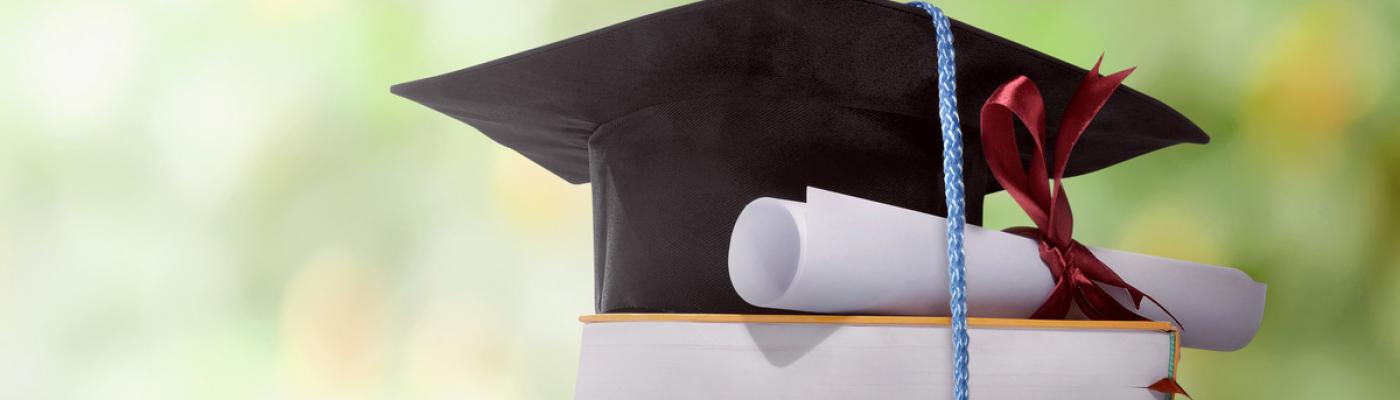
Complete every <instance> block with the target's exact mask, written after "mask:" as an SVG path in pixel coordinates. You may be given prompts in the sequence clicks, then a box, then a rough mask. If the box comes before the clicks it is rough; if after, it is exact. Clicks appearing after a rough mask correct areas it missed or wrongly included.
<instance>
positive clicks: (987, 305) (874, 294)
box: [729, 188, 1265, 351]
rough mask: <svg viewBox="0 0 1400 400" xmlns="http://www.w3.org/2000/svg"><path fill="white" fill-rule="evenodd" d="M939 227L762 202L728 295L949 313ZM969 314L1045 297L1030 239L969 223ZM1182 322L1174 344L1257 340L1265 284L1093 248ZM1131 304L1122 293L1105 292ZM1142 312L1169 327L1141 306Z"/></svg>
mask: <svg viewBox="0 0 1400 400" xmlns="http://www.w3.org/2000/svg"><path fill="white" fill-rule="evenodd" d="M945 226H946V220H944V219H943V218H941V217H938V216H934V215H929V214H924V213H920V212H916V211H911V210H907V209H903V208H899V207H895V206H891V205H887V204H882V203H878V202H873V201H869V200H865V199H861V198H858V197H852V196H847V195H843V194H840V193H835V192H830V191H826V190H821V189H816V188H808V189H807V203H801V202H795V201H788V200H781V199H774V198H760V199H757V200H754V201H753V202H752V203H749V205H748V206H747V207H745V208H744V211H743V212H742V213H741V214H740V215H739V219H738V221H737V222H736V224H735V226H734V232H733V235H732V237H731V239H730V246H729V274H730V278H731V280H732V281H733V284H734V288H735V290H736V291H738V293H739V295H740V296H741V297H742V298H743V299H744V300H745V301H747V302H749V303H750V304H753V305H755V306H759V307H767V308H776V309H785V310H797V311H807V312H817V313H833V314H851V313H860V314H876V315H934V316H946V315H948V275H947V264H948V262H947V255H946V253H945V252H946V243H947V242H946V232H945V229H946V228H945ZM965 238H966V240H965V242H964V243H966V245H965V246H966V247H965V251H966V254H967V275H966V276H967V296H968V309H969V314H970V315H972V316H975V317H999V318H1025V317H1027V316H1029V315H1031V313H1033V312H1034V311H1035V310H1036V308H1038V307H1039V306H1040V304H1041V303H1042V302H1043V301H1044V300H1045V297H1046V296H1048V295H1049V294H1050V290H1051V289H1052V288H1053V286H1054V282H1053V281H1051V277H1050V272H1049V270H1048V269H1047V268H1046V266H1045V264H1044V263H1043V262H1042V261H1041V260H1040V256H1039V251H1038V250H1037V245H1036V243H1035V242H1034V241H1033V240H1031V239H1027V238H1023V237H1020V236H1016V235H1012V234H1008V233H1004V232H1000V231H994V230H988V229H983V228H980V227H977V226H971V225H969V226H968V227H967V230H966V233H965ZM1090 250H1091V251H1092V252H1093V253H1094V254H1095V255H1097V256H1098V257H1099V259H1100V260H1103V262H1104V263H1105V264H1108V265H1109V267H1111V268H1113V270H1114V271H1115V272H1117V273H1118V275H1120V276H1122V277H1123V279H1124V280H1126V281H1127V282H1128V283H1130V284H1132V285H1133V286H1136V287H1137V288H1138V289H1141V290H1142V291H1143V292H1145V293H1147V294H1149V295H1151V296H1153V297H1154V298H1156V299H1157V301H1159V302H1161V303H1162V305H1163V306H1165V307H1166V308H1167V309H1169V310H1171V312H1172V314H1174V315H1175V316H1176V317H1177V319H1178V320H1180V322H1181V326H1180V327H1179V328H1180V329H1181V333H1182V345H1183V346H1186V347H1192V348H1201V349H1209V350H1221V351H1230V350H1236V349H1239V348H1242V347H1244V346H1245V345H1246V344H1248V343H1249V341H1250V340H1251V339H1252V338H1253V337H1254V333H1255V331H1257V330H1258V328H1259V323H1260V320H1261V319H1262V318H1263V313H1264V294H1265V285H1263V284H1260V283H1256V282H1254V280H1252V279H1250V277H1249V276H1248V275H1246V274H1245V273H1244V272H1242V271H1239V270H1236V269H1232V268H1224V267H1216V266H1210V265H1204V264H1198V263H1193V262H1187V261H1179V260H1170V259H1165V258H1160V257H1153V256H1147V255H1141V254H1133V253H1127V252H1121V251H1114V250H1105V249H1098V248H1090ZM1106 288H1107V289H1108V292H1109V293H1110V294H1112V295H1113V296H1114V297H1115V298H1117V299H1118V301H1119V302H1120V303H1123V304H1124V305H1125V306H1126V307H1128V309H1135V308H1134V306H1133V305H1132V304H1131V302H1130V300H1129V298H1128V295H1127V293H1126V291H1124V290H1121V289H1117V288H1113V287H1106ZM1137 312H1138V314H1140V315H1142V316H1144V317H1147V318H1150V319H1153V320H1157V321H1167V322H1171V318H1169V317H1168V316H1167V314H1166V313H1165V312H1164V311H1163V310H1161V309H1160V308H1157V307H1156V306H1154V305H1152V304H1151V302H1148V301H1145V300H1144V301H1143V306H1142V308H1141V309H1137Z"/></svg>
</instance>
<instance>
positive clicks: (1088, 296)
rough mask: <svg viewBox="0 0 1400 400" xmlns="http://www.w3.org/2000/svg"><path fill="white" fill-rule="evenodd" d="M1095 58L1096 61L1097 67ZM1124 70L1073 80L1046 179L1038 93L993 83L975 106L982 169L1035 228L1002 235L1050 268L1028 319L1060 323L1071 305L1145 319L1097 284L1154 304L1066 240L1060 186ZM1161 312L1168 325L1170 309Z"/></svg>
mask: <svg viewBox="0 0 1400 400" xmlns="http://www.w3.org/2000/svg"><path fill="white" fill-rule="evenodd" d="M1102 61H1103V58H1102V57H1100V58H1099V62H1102ZM1132 71H1133V69H1131V68H1130V69H1128V70H1125V71H1122V72H1118V73H1115V74H1113V75H1109V76H1107V77H1105V76H1101V75H1099V63H1095V64H1094V69H1093V70H1091V71H1089V74H1088V75H1087V76H1085V77H1084V80H1083V81H1082V82H1080V84H1079V89H1077V90H1076V91H1075V92H1074V96H1073V97H1072V98H1070V102H1069V107H1068V108H1067V109H1066V110H1065V114H1064V118H1063V119H1062V120H1061V122H1060V130H1059V136H1058V137H1056V138H1055V153H1054V160H1053V161H1054V175H1053V176H1051V175H1049V174H1047V172H1046V170H1045V151H1044V142H1045V133H1044V132H1045V105H1044V103H1043V100H1041V97H1040V90H1039V89H1037V88H1036V87H1035V83H1032V82H1031V80H1030V78H1027V77H1025V76H1020V77H1017V78H1016V79H1012V80H1011V81H1010V82H1007V83H1006V84H1003V85H1001V87H999V88H997V90H996V92H994V93H992V96H991V98H989V99H987V103H986V104H984V105H983V106H982V149H983V151H984V152H985V153H986V157H987V165H988V166H989V167H991V170H992V175H993V176H995V177H996V179H997V182H1000V183H1001V186H1002V187H1003V188H1006V192H1007V193H1008V194H1010V195H1011V197H1012V198H1013V199H1015V200H1016V203H1017V204H1020V205H1021V208H1022V209H1023V210H1025V211H1026V214H1028V215H1030V217H1031V220H1032V221H1034V222H1035V225H1036V227H1035V228H1029V227H1019V228H1011V229H1008V230H1007V231H1008V232H1011V233H1015V234H1018V235H1022V236H1027V237H1030V238H1033V239H1036V241H1037V242H1039V244H1040V259H1041V260H1042V261H1044V262H1045V266H1046V267H1049V268H1050V275H1051V277H1052V278H1053V279H1054V280H1055V289H1054V290H1053V291H1051V292H1050V295H1049V296H1048V297H1046V299H1045V302H1044V303H1043V304H1041V306H1040V308H1039V309H1037V310H1036V311H1035V313H1034V314H1032V315H1031V318H1035V319H1063V318H1065V316H1066V315H1067V314H1068V313H1069V309H1070V304H1071V302H1073V303H1074V304H1077V305H1078V306H1079V309H1080V311H1082V312H1083V313H1084V315H1085V316H1086V317H1089V318H1090V319H1109V320H1147V318H1143V317H1142V316H1141V315H1138V314H1137V313H1135V312H1133V311H1131V310H1128V309H1127V308H1126V307H1124V306H1123V305H1122V304H1120V303H1119V302H1118V301H1117V300H1114V298H1113V297H1112V296H1110V295H1109V294H1108V292H1107V291H1105V290H1104V287H1103V286H1100V285H1099V284H1103V285H1107V286H1113V287H1117V288H1121V289H1124V290H1126V291H1127V292H1128V295H1129V296H1130V297H1131V298H1132V302H1133V306H1134V307H1136V308H1139V309H1140V308H1141V307H1142V299H1144V298H1146V299H1148V300H1151V301H1152V302H1153V303H1154V304H1156V305H1157V306H1158V307H1162V304H1161V303H1158V302H1157V300H1156V299H1153V298H1152V296H1149V295H1147V294H1146V293H1143V292H1142V291H1141V290H1138V289H1137V288H1135V287H1133V285H1130V284H1128V282H1125V281H1123V278H1122V277H1119V276H1118V274H1116V273H1114V272H1113V269H1111V268H1109V267H1108V265H1105V264H1104V263H1103V261H1099V259H1098V258H1097V257H1094V254H1093V253H1091V252H1089V249H1088V248H1087V247H1084V245H1082V244H1079V242H1077V241H1075V240H1074V239H1072V238H1071V233H1072V232H1073V230H1074V215H1073V213H1072V212H1071V211H1070V207H1069V198H1068V197H1067V196H1066V195H1065V189H1064V185H1062V183H1061V180H1062V178H1063V177H1064V174H1065V166H1066V165H1067V164H1068V160H1069V154H1070V150H1072V149H1073V148H1074V144H1075V142H1076V141H1078V140H1079V136H1080V135H1081V134H1083V133H1084V128H1086V127H1088V126H1089V122H1090V121H1092V120H1093V119H1094V116H1095V115H1097V114H1098V112H1099V110H1100V109H1102V108H1103V106H1104V103H1106V102H1108V98H1109V96H1111V95H1113V91H1114V90H1116V89H1117V88H1118V86H1119V85H1120V84H1122V82H1123V79H1124V78H1127V77H1128V74H1130V73H1132ZM1012 116H1015V117H1016V118H1019V119H1020V120H1021V122H1022V123H1023V124H1025V126H1026V129H1027V130H1029V131H1030V134H1031V139H1033V140H1034V142H1035V151H1033V152H1031V162H1030V170H1029V171H1027V170H1026V169H1025V168H1022V166H1021V156H1020V151H1019V150H1018V149H1017V145H1016V128H1015V125H1014V122H1013V121H1012V119H1011V117H1012ZM1051 178H1053V179H1054V182H1055V191H1054V193H1051V191H1050V187H1049V185H1048V184H1047V181H1048V180H1050V179H1051ZM1162 310H1163V311H1166V308H1165V307H1162ZM1167 315H1168V316H1171V317H1172V320H1173V321H1176V317H1175V316H1172V315H1171V312H1170V311H1168V312H1167ZM1180 325H1181V323H1180V321H1177V326H1180Z"/></svg>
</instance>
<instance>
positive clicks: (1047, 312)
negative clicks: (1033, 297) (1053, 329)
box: [1030, 279, 1074, 319]
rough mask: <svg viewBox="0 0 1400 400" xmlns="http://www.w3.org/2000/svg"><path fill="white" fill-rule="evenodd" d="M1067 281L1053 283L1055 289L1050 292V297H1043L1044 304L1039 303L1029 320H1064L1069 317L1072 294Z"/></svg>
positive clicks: (1061, 280)
mask: <svg viewBox="0 0 1400 400" xmlns="http://www.w3.org/2000/svg"><path fill="white" fill-rule="evenodd" d="M1069 286H1070V283H1069V280H1068V279H1060V280H1059V281H1058V282H1055V289H1054V290H1051V291H1050V295H1049V296H1046V297H1045V302H1043V303H1040V308H1037V309H1036V310H1035V312H1034V313H1031V316H1030V318H1031V319H1065V316H1066V315H1069V305H1070V302H1071V301H1072V300H1073V296H1074V294H1073V293H1071V292H1070V288H1069Z"/></svg>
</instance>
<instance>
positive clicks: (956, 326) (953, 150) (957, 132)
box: [911, 2, 968, 400]
mask: <svg viewBox="0 0 1400 400" xmlns="http://www.w3.org/2000/svg"><path fill="white" fill-rule="evenodd" d="M911 4H913V5H915V6H918V7H919V8H921V9H923V10H924V11H925V12H928V13H929V15H931V16H933V27H934V31H935V34H936V36H937V41H938V119H939V122H940V124H941V125H942V128H943V195H944V197H946V198H947V202H948V294H949V295H950V296H949V297H950V299H949V301H948V308H949V309H950V310H951V311H952V320H953V323H952V331H953V398H954V399H956V400H967V397H968V390H967V379H968V371H967V362H968V355H967V344H968V336H967V282H966V280H965V278H964V277H963V272H964V271H963V270H964V264H963V262H964V260H963V228H964V225H965V224H966V215H965V214H966V210H964V208H963V197H964V196H963V171H962V127H961V126H960V123H959V121H958V96H957V91H958V90H957V88H958V86H957V71H956V68H955V67H954V66H955V62H954V59H953V30H952V28H951V27H949V25H948V17H947V16H944V15H943V10H940V9H938V7H934V6H933V5H930V4H928V3H924V2H915V3H911Z"/></svg>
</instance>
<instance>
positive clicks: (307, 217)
mask: <svg viewBox="0 0 1400 400" xmlns="http://www.w3.org/2000/svg"><path fill="white" fill-rule="evenodd" d="M682 3H686V1H682V0H627V1H622V0H608V1H604V0H590V1H573V0H512V1H457V0H432V1H408V0H389V1H372V2H346V1H336V0H305V1H293V0H257V1H199V0H193V1H174V0H151V1H125V2H120V1H119V2H106V1H69V0H53V1H19V2H14V1H10V2H3V3H0V54H4V56H3V59H4V60H5V61H4V62H0V91H3V93H4V95H3V96H0V398H5V399H254V398H256V399H400V398H412V399H448V398H451V399H495V398H519V399H563V398H568V397H569V396H570V394H571V393H572V385H573V374H574V371H575V368H576V362H577V360H576V357H577V348H576V347H577V341H578V333H579V324H578V323H577V321H576V317H577V316H578V315H580V314H585V313H589V312H591V311H592V310H591V307H592V293H591V291H592V268H593V266H592V260H593V258H592V256H591V249H592V247H591V240H592V237H591V227H590V223H591V220H590V216H589V214H590V205H589V200H590V197H589V188H588V187H587V186H570V185H567V184H565V183H564V182H563V181H561V180H559V179H557V178H555V177H553V176H552V175H549V174H548V173H547V172H545V171H544V170H543V169H541V168H538V167H536V166H534V165H532V164H530V163H529V162H528V161H526V160H524V159H523V158H522V157H520V156H518V155H516V154H515V153H512V152H510V151H509V150H505V149H503V148H502V147H500V146H496V145H494V143H492V142H491V141H489V140H488V139H486V138H484V137H483V136H481V135H479V134H478V133H476V132H475V131H473V130H472V129H471V128H469V127H467V126H465V125H462V124H460V123H457V122H456V121H454V120H451V119H450V118H447V117H443V116H441V115H438V114H436V113H434V112H432V111H430V110H428V109H426V108H423V107H421V106H418V105H415V104H412V103H410V102H408V101H405V100H402V99H399V98H396V97H393V96H391V95H390V94H389V93H388V86H389V85H390V84H393V83H398V82H402V81H407V80H411V79H415V78H420V77H425V76H429V75H434V74H438V73H442V72H446V71H450V70H455V69H458V68H461V67H466V66H470V65H474V64H477V63H481V62H485V61H489V60H492V59H495V58H498V57H502V56H506V55H509V54H512V53H515V52H519V51H522V50H526V49H529V48H532V47H535V46H538V45H543V44H546V43H549V42H552V41H555V40H559V39H563V38H566V37H569V36H572V35H575V34H579V33H583V32H585V31H588V30H591V29H594V28H599V27H603V26H606V25H610V24H612V23H616V22H620V21H623V20H626V19H629V18H632V17H635V16H640V15H642V14H644V13H648V12H651V11H656V10H661V9H664V8H668V7H671V6H674V5H678V4H682ZM938 4H939V5H941V6H943V7H944V9H945V10H946V11H947V12H948V14H949V15H951V16H953V17H955V18H958V19H961V20H964V21H967V22H970V23H972V24H975V25H978V26H980V27H982V28H985V29H987V30H989V31H991V32H994V33H998V34H1001V35H1003V36H1007V37H1009V38H1011V39H1013V40H1016V41H1019V42H1022V43H1025V44H1027V45H1029V46H1031V47H1035V48H1038V49H1041V50H1043V51H1045V52H1047V53H1050V54H1053V55H1056V56H1058V57H1060V58H1063V59H1065V60H1069V61H1070V62H1072V63H1075V64H1078V65H1081V66H1089V65H1090V64H1092V63H1093V61H1094V59H1095V57H1097V56H1098V55H1099V53H1100V52H1106V53H1107V58H1106V64H1105V68H1106V69H1108V70H1117V69H1121V68H1125V67H1128V66H1133V65H1136V66H1138V67H1139V69H1138V71H1137V73H1135V74H1134V75H1133V76H1132V77H1131V78H1130V79H1129V80H1128V84H1129V85H1130V86H1133V87H1135V88H1138V89H1140V90H1143V91H1145V92H1147V93H1150V94H1153V95H1155V96H1157V97H1159V98H1161V99H1163V100H1164V101H1165V102H1167V103H1168V104H1171V105H1173V106H1175V107H1176V108H1178V109H1179V110H1181V111H1182V112H1183V113H1185V114H1186V115H1188V116H1190V117H1191V118H1192V119H1194V120H1195V121H1196V122H1198V123H1199V124H1200V125H1202V126H1203V127H1204V128H1206V130H1207V131H1208V132H1210V133H1211V134H1212V135H1213V136H1214V138H1215V142H1214V143H1212V144H1210V145H1207V146H1183V147H1176V148H1171V149H1168V150H1166V151H1162V152H1160V153H1157V154H1153V155H1150V156H1146V157H1143V158H1140V159H1136V160H1133V161H1131V162H1128V163H1126V164H1124V165H1121V166H1119V167H1116V168H1113V169H1111V170H1109V171H1105V172H1103V173H1099V174H1095V175H1093V176H1088V177H1081V178H1076V179H1073V180H1071V181H1070V182H1069V191H1070V192H1072V193H1073V198H1074V202H1075V208H1076V209H1077V210H1079V215H1078V217H1079V218H1078V219H1077V222H1079V226H1078V229H1076V234H1077V236H1078V237H1079V238H1080V240H1082V241H1084V242H1085V243H1089V244H1093V245H1098V246H1105V247H1114V248H1120V249H1125V250H1131V251H1137V252H1143V253H1149V254H1155V255H1161V256H1167V257H1173V258H1181V259H1188V260H1196V261H1202V262H1208V263H1217V264H1222V265H1230V266H1235V267H1238V268H1241V269H1244V270H1245V271H1247V272H1248V273H1250V274H1251V275H1252V276H1254V277H1255V278H1256V279H1257V280H1260V281H1263V282H1266V283H1268V284H1269V285H1270V288H1269V289H1270V293H1269V294H1270V297H1269V306H1268V312H1267V316H1266V318H1265V321H1264V326H1263V328H1262V330H1261V331H1260V334H1259V336H1258V337H1257V339H1256V340H1255V341H1254V343H1253V344H1252V345H1251V346H1249V347H1248V348H1246V349H1244V350H1241V351H1238V352H1234V353H1213V352H1205V351H1187V352H1186V354H1185V358H1184V360H1183V365H1182V371H1183V374H1182V377H1181V381H1182V382H1183V384H1184V385H1186V387H1187V388H1188V389H1189V390H1190V391H1191V392H1192V393H1193V394H1195V395H1196V398H1199V399H1256V398H1257V399H1265V398H1267V399H1313V398H1391V397H1394V394H1395V393H1400V379H1395V378H1396V377H1397V376H1396V371H1400V207H1396V206H1395V203H1396V202H1397V201H1400V155H1397V154H1400V128H1397V126H1400V113H1397V112H1395V110H1396V108H1397V106H1400V96H1397V93H1400V90H1397V89H1400V87H1397V86H1400V84H1397V82H1396V80H1397V77H1396V74H1395V73H1394V71H1396V68H1397V56H1400V44H1397V36H1398V35H1397V34H1400V32H1397V30H1400V24H1398V23H1400V5H1397V4H1396V2H1394V1H1389V0H1387V1H1379V0H1376V1H1347V2H1344V1H1304V0H1250V1H1211V0H1195V1H1178V2H1132V3H1129V2H1121V1H1107V0H1103V1H1086V2H1068V1H1044V2H1034V3H1031V2H1016V1H994V2H973V1H943V2H938ZM930 40H932V39H931V38H930ZM989 201H990V203H991V204H990V210H989V214H990V215H991V216H990V217H989V221H988V225H989V226H992V227H998V228H1000V227H1005V226H1010V225H1013V224H1021V223H1024V221H1025V220H1024V217H1022V216H1021V215H1022V214H1021V211H1020V210H1019V209H1017V208H1016V207H1015V206H1014V205H1013V203H1012V202H1011V201H1010V200H1008V199H1007V198H1006V197H1005V195H1004V194H999V195H997V196H994V197H993V198H991V199H990V200H989Z"/></svg>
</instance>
